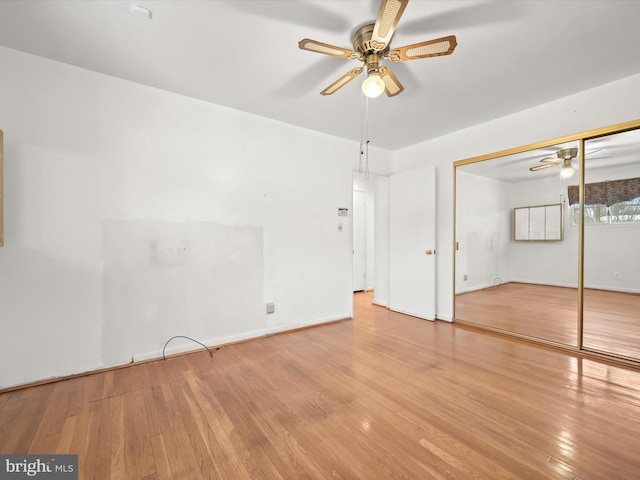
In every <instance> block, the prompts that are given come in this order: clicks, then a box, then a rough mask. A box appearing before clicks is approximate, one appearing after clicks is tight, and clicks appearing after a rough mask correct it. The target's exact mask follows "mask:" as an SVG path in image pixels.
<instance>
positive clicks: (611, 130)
mask: <svg viewBox="0 0 640 480" xmlns="http://www.w3.org/2000/svg"><path fill="white" fill-rule="evenodd" d="M637 129H640V120H636V121H631V122H626V123H621V124H616V125H612V126H608V127H603V128H599V129H594V130H590V131H586V132H582V133H577V134H574V135H567V136H564V137H558V138H554V139H550V140H546V141H542V142H538V143H534V144H530V145H525V146H522V147H517V148H512V149H508V150H503V151H500V152H495V153H491V154H487V155H481V156H478V157H472V158H468V159H464V160H459V161H456V162H454V164H453V169H454V172H453V182H454V188H453V191H454V194H453V196H454V198H453V202H454V221H453V229H454V235H453V238H454V245H453V248H454V254H453V285H452V287H453V289H452V291H453V299H452V301H453V312H454V315H453V318H454V322H457V323H461V324H465V325H469V326H472V327H474V328H479V329H484V330H489V331H494V332H497V333H500V334H506V335H510V336H515V337H520V338H524V339H526V340H530V341H534V342H538V343H542V344H547V345H551V346H554V347H558V348H562V349H565V350H570V351H574V352H581V353H584V354H586V355H589V356H593V357H601V358H605V359H609V360H614V361H619V362H621V363H625V364H631V365H634V366H640V351H639V354H638V357H629V356H626V355H620V354H617V353H615V352H610V351H602V350H596V349H594V348H590V347H588V346H585V345H584V340H583V339H584V333H585V332H584V307H585V306H584V290H585V286H584V280H585V258H584V256H585V222H584V218H585V217H584V215H585V207H584V199H585V194H584V192H585V174H586V175H587V176H588V172H586V171H585V142H587V141H589V140H595V139H598V138H601V137H606V136H609V135H613V134H616V133H623V132H629V131H632V130H637ZM567 142H574V143H576V144H577V145H578V158H577V159H576V160H578V162H579V163H578V165H579V167H578V170H579V223H578V225H577V228H578V235H577V238H578V245H577V255H578V259H577V260H578V261H577V266H578V267H577V272H575V273H576V275H577V325H576V331H577V339H576V342H575V345H569V344H566V343H561V342H557V341H554V340H549V339H545V338H539V337H534V336H531V335H528V334H526V333H519V332H515V331H511V330H508V329H503V328H497V327H493V326H490V325H486V324H482V323H479V322H477V321H474V320H473V319H472V318H458V312H457V311H456V294H457V290H456V285H458V284H459V280H460V279H458V281H457V279H456V275H461V274H460V272H458V270H457V267H456V262H457V261H458V260H457V253H458V245H459V239H458V236H457V234H458V231H457V230H458V218H459V216H460V213H461V212H458V208H459V207H458V191H457V190H458V168H459V167H463V166H467V165H471V164H475V163H478V162H486V161H490V160H493V159H501V158H502V157H507V156H511V155H518V154H523V153H526V152H532V151H534V150H539V149H544V148H548V147H553V146H557V145H561V144H566V143H567ZM460 171H461V172H462V171H463V170H460ZM512 221H513V220H512ZM511 228H514V226H513V225H511ZM633 228H636V227H633ZM465 277H466V275H465ZM465 280H466V278H465Z"/></svg>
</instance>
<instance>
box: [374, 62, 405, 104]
mask: <svg viewBox="0 0 640 480" xmlns="http://www.w3.org/2000/svg"><path fill="white" fill-rule="evenodd" d="M379 72H380V78H382V81H383V82H384V92H385V93H386V94H387V96H388V97H395V96H396V95H398V94H399V93H402V91H403V90H404V87H403V86H402V84H401V83H400V81H399V80H398V79H397V78H396V76H395V75H394V74H393V72H392V71H391V69H390V68H389V67H380V69H379Z"/></svg>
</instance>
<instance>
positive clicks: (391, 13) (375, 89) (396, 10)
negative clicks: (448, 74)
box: [298, 0, 457, 97]
mask: <svg viewBox="0 0 640 480" xmlns="http://www.w3.org/2000/svg"><path fill="white" fill-rule="evenodd" d="M408 3H409V0H381V1H380V8H379V9H378V17H377V18H376V22H375V23H369V24H366V25H364V26H362V27H360V28H358V30H357V31H356V32H355V34H354V35H353V50H349V49H346V48H341V47H336V46H334V45H329V44H327V43H322V42H318V41H316V40H311V39H308V38H305V39H303V40H300V41H299V42H298V47H300V48H301V49H303V50H309V51H311V52H316V53H323V54H325V55H332V56H334V57H342V58H346V59H350V60H360V61H361V62H364V65H363V66H361V67H358V68H354V69H352V70H350V71H349V72H347V73H345V74H344V75H343V76H342V77H340V78H339V79H338V80H336V81H335V82H333V83H332V84H331V85H329V86H328V87H327V88H325V89H324V90H323V91H322V92H320V94H321V95H331V94H332V93H335V92H336V91H337V90H338V89H340V88H342V87H344V86H345V85H346V84H347V83H349V82H350V81H351V80H353V79H354V78H356V77H357V76H358V75H360V74H361V73H362V71H363V70H364V68H365V67H366V69H367V78H366V79H365V81H364V82H363V83H362V91H363V92H364V93H365V95H367V96H368V97H377V96H379V95H381V94H382V92H383V91H384V92H385V93H386V94H387V96H389V97H393V96H396V95H398V94H399V93H401V92H402V91H403V90H404V87H403V86H402V84H401V83H400V81H399V80H398V79H397V78H396V76H395V75H394V74H393V72H392V71H391V69H390V68H389V67H386V66H381V65H380V60H381V59H388V60H390V61H392V62H404V61H407V60H417V59H419V58H429V57H438V56H441V55H450V54H451V53H453V50H454V49H455V48H456V45H457V42H456V37H455V36H454V35H450V36H448V37H442V38H438V39H435V40H429V41H426V42H420V43H414V44H412V45H407V46H405V47H399V48H394V49H393V50H392V49H391V48H390V43H391V37H393V33H394V32H395V29H396V26H397V25H398V22H399V21H400V17H401V16H402V13H403V12H404V9H405V8H406V6H407V4H408Z"/></svg>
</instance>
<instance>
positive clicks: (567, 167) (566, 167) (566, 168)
mask: <svg viewBox="0 0 640 480" xmlns="http://www.w3.org/2000/svg"><path fill="white" fill-rule="evenodd" d="M573 173H574V170H573V167H572V166H571V158H565V159H564V162H563V163H562V170H560V175H562V176H563V177H564V178H568V177H570V176H571V175H573Z"/></svg>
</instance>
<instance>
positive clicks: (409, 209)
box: [389, 167, 436, 320]
mask: <svg viewBox="0 0 640 480" xmlns="http://www.w3.org/2000/svg"><path fill="white" fill-rule="evenodd" d="M435 246H436V171H435V167H426V168H421V169H419V170H411V171H408V172H401V173H397V174H395V175H391V177H390V178H389V308H390V309H391V310H394V311H396V312H400V313H406V314H408V315H412V316H414V317H419V318H424V319H427V320H435V318H436V281H435V279H436V249H435Z"/></svg>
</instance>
